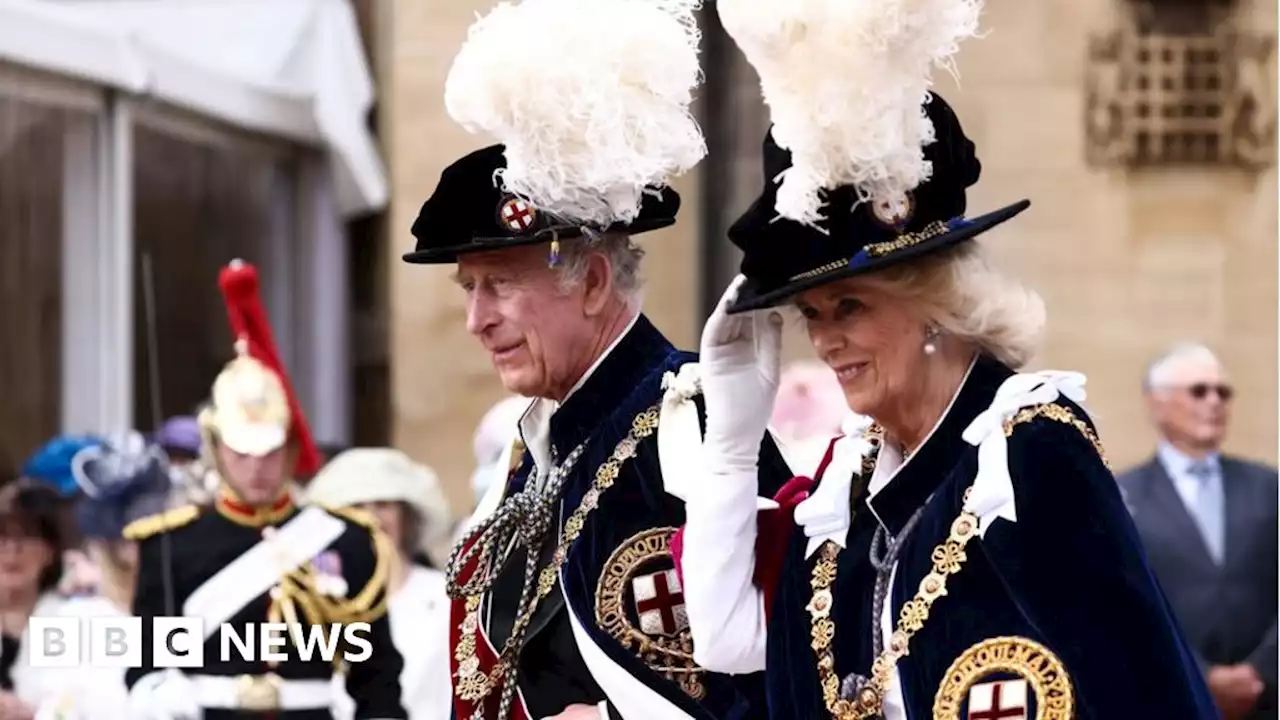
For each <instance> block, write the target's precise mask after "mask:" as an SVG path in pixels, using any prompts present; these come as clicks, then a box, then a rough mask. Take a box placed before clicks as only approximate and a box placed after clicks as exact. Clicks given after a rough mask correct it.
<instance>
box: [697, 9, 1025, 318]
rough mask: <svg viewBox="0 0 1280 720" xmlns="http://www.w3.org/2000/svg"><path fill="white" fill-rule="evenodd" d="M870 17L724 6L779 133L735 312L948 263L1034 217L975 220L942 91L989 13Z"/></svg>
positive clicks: (740, 224) (1013, 208)
mask: <svg viewBox="0 0 1280 720" xmlns="http://www.w3.org/2000/svg"><path fill="white" fill-rule="evenodd" d="M864 5H865V7H862V6H859V8H858V9H857V11H851V10H849V6H848V3H839V2H835V1H831V2H827V1H825V0H824V1H822V2H793V3H781V2H779V3H760V2H756V1H755V0H720V1H719V2H717V3H716V8H717V11H718V13H719V15H720V20H721V24H722V25H723V26H724V28H725V30H726V32H728V34H729V35H730V36H731V37H732V38H733V40H734V42H735V43H736V44H737V46H738V47H739V48H740V49H741V50H742V51H743V53H744V54H745V55H746V58H747V61H748V62H750V63H751V65H752V66H753V67H754V68H755V70H756V72H757V74H758V75H759V76H760V85H761V89H762V90H763V93H764V96H765V101H766V104H767V105H768V106H769V110H770V119H771V120H772V123H773V125H772V126H771V127H770V129H769V132H768V134H767V136H766V137H765V141H764V151H763V160H764V179H765V183H764V187H763V189H762V191H761V193H760V196H759V198H757V199H756V201H755V202H754V203H753V204H752V205H751V206H750V208H749V209H748V210H747V211H746V213H744V214H743V215H742V216H741V217H740V218H738V220H737V221H736V222H734V224H733V225H732V227H730V228H729V239H730V240H731V241H732V242H733V243H734V244H735V245H737V246H738V247H739V248H740V249H741V250H742V253H743V259H742V265H741V272H742V274H743V275H744V276H746V280H745V282H743V284H742V286H741V288H740V289H739V291H738V296H737V298H736V299H735V300H734V302H733V303H732V304H731V305H730V307H729V312H730V313H736V312H744V311H747V310H757V309H761V308H766V307H774V306H777V305H780V304H782V303H784V302H787V301H788V300H789V299H790V298H791V297H793V296H794V295H796V294H797V293H800V292H803V291H805V290H808V289H810V288H813V287H817V286H819V285H823V284H826V283H829V282H832V281H834V280H839V279H842V278H847V277H852V276H855V275H860V274H865V273H872V272H876V271H878V270H881V269H883V268H885V267H888V266H890V265H893V264H896V263H899V262H902V261H904V260H908V259H911V258H915V257H919V256H921V255H924V254H927V253H933V252H937V251H939V250H942V249H944V248H947V247H950V246H952V245H955V244H956V243H959V242H962V241H965V240H969V239H971V238H973V237H976V236H977V235H979V234H980V233H983V232H985V231H987V230H989V229H991V228H993V227H995V226H996V225H998V224H1000V223H1002V222H1004V221H1006V220H1008V219H1009V218H1012V217H1013V216H1014V215H1017V214H1018V213H1020V212H1022V211H1023V210H1025V209H1026V208H1027V207H1028V206H1029V205H1030V202H1028V201H1027V200H1021V201H1018V202H1015V203H1013V204H1010V205H1006V206H1004V207H1001V208H997V209H995V210H992V211H990V212H986V213H983V214H980V215H977V216H975V217H967V216H966V215H965V212H966V209H967V207H966V206H967V196H966V191H967V189H968V188H970V187H972V186H973V185H974V183H976V182H977V181H978V177H979V175H980V174H981V171H982V165H981V163H980V162H979V161H978V156H977V151H976V149H975V147H974V144H973V142H972V141H971V140H970V139H969V137H968V136H967V135H965V133H964V130H963V129H962V128H961V126H960V120H959V118H958V117H957V116H956V113H955V112H954V110H952V108H951V106H950V105H949V104H947V102H946V101H945V100H943V99H942V97H941V96H939V95H938V94H937V93H936V92H932V91H931V86H932V78H931V73H932V69H933V68H934V67H939V66H941V67H947V66H950V65H952V63H953V58H952V55H953V54H954V53H955V52H956V50H957V46H958V43H959V41H961V40H963V39H964V38H966V37H971V36H973V35H976V34H977V32H978V18H979V15H980V11H981V5H982V2H981V0H928V1H927V2H926V1H923V0H922V1H921V2H916V3H905V4H904V3H865V4H864ZM798 29H802V30H803V31H800V30H798Z"/></svg>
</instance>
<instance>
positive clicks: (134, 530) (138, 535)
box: [124, 505, 200, 540]
mask: <svg viewBox="0 0 1280 720" xmlns="http://www.w3.org/2000/svg"><path fill="white" fill-rule="evenodd" d="M197 517H200V506H199V505H183V506H182V507H177V508H174V509H172V510H166V511H164V512H162V513H156V514H155V515H148V516H147V517H144V518H138V519H137V520H134V521H133V522H131V523H129V524H128V525H126V526H125V528H124V539H125V540H146V539H147V538H149V537H151V536H152V535H158V534H160V533H162V532H168V531H170V530H175V529H177V528H180V527H182V526H183V525H186V524H187V523H189V522H191V521H192V520H195V519H196V518H197Z"/></svg>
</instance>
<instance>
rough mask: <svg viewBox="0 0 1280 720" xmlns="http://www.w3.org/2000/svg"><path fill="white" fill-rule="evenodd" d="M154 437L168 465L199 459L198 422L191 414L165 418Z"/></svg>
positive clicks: (185, 463) (186, 463) (179, 464)
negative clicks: (167, 459)
mask: <svg viewBox="0 0 1280 720" xmlns="http://www.w3.org/2000/svg"><path fill="white" fill-rule="evenodd" d="M156 439H157V442H159V444H160V448H161V449H162V450H164V452H165V455H166V456H167V457H168V458H169V464H170V465H177V466H181V465H188V464H190V463H193V462H196V461H198V460H199V459H200V446H201V440H200V423H199V422H197V421H196V419H195V417H193V416H191V415H177V416H175V417H171V418H169V419H168V420H166V421H165V422H164V425H162V426H161V427H160V432H159V433H158V434H157V438H156Z"/></svg>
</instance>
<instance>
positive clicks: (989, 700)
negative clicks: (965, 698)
mask: <svg viewBox="0 0 1280 720" xmlns="http://www.w3.org/2000/svg"><path fill="white" fill-rule="evenodd" d="M969 720H1027V681H1026V680H1000V681H997V682H989V683H983V684H981V685H974V686H973V687H972V688H970V689H969Z"/></svg>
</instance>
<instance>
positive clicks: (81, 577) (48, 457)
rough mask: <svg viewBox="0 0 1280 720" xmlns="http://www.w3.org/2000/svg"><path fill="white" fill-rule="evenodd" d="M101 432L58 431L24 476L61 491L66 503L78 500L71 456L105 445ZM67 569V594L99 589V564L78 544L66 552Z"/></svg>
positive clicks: (31, 460) (62, 584)
mask: <svg viewBox="0 0 1280 720" xmlns="http://www.w3.org/2000/svg"><path fill="white" fill-rule="evenodd" d="M103 442H104V439H103V438H101V437H99V436H97V435H58V436H56V437H54V438H53V439H51V440H49V441H48V442H46V443H45V444H44V445H42V446H41V447H40V448H39V449H38V450H36V452H35V453H34V454H32V456H31V457H30V458H28V459H27V461H26V463H25V464H24V465H23V467H22V477H25V478H27V479H29V480H34V481H37V482H40V483H42V484H44V485H46V486H48V487H50V488H52V489H53V490H54V491H55V492H57V493H58V496H59V497H60V498H62V502H63V503H64V504H69V503H72V502H74V498H76V497H77V496H78V495H79V494H80V485H79V483H77V482H76V479H75V477H74V475H73V474H72V472H71V459H72V458H73V457H75V456H76V454H77V453H79V452H80V451H81V450H84V449H85V448H90V447H98V446H100V445H102V444H103ZM62 565H63V573H62V578H61V579H60V581H59V584H58V591H59V592H60V593H62V594H64V595H75V594H89V593H94V592H97V588H98V581H99V573H98V568H97V566H96V565H95V564H94V563H93V561H92V560H90V559H89V556H88V555H86V554H85V551H84V549H83V548H81V547H79V545H78V544H72V543H68V544H67V546H66V547H65V549H64V550H63V553H62Z"/></svg>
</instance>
